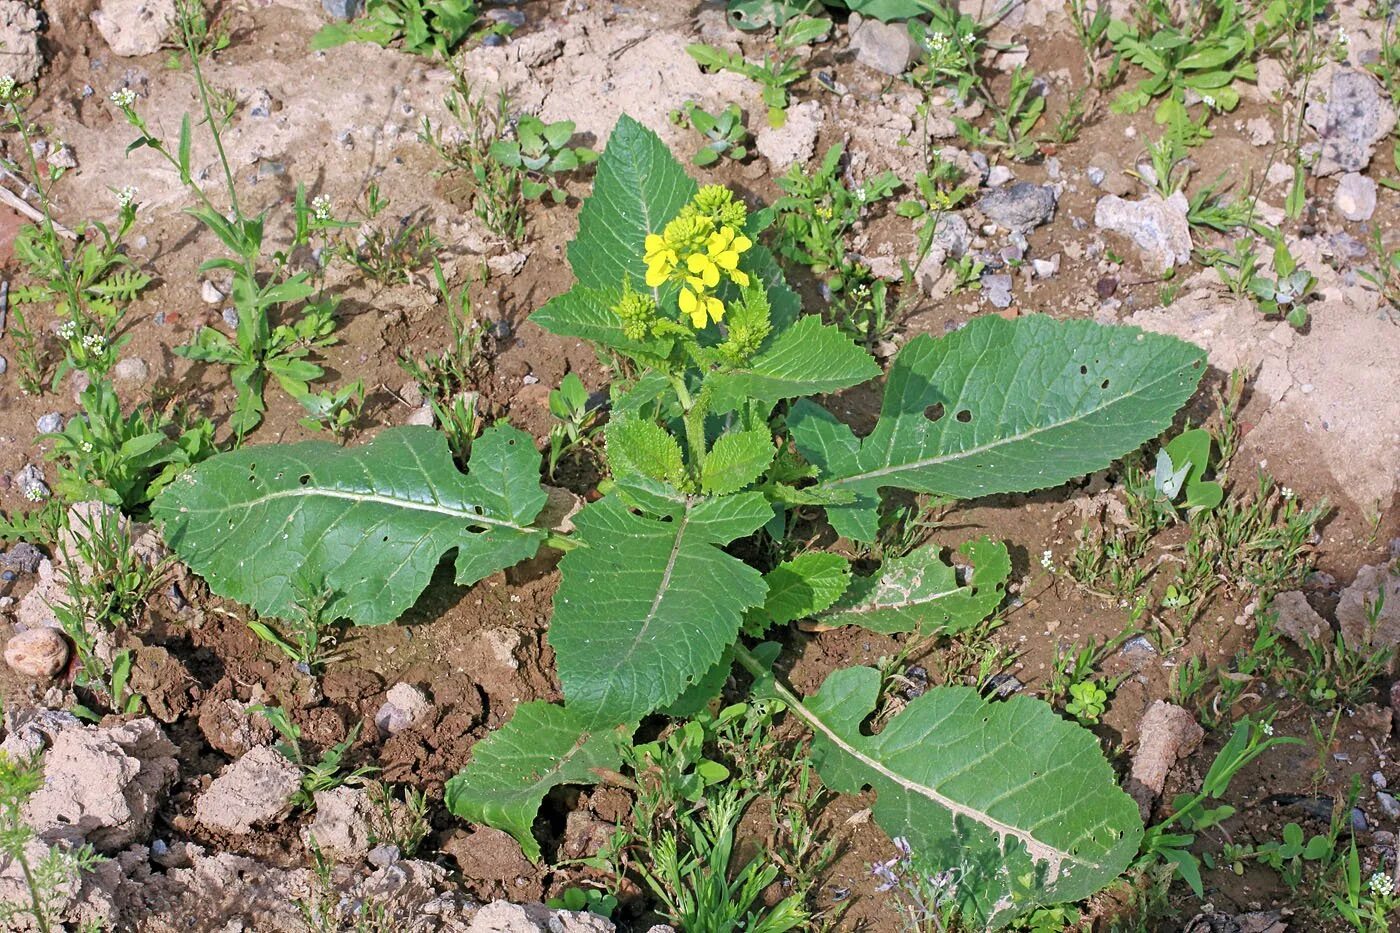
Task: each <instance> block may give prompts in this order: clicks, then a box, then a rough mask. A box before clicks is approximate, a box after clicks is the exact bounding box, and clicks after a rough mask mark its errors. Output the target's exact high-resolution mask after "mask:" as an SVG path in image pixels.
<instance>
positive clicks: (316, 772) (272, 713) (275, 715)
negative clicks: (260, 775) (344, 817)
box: [248, 704, 379, 810]
mask: <svg viewBox="0 0 1400 933" xmlns="http://www.w3.org/2000/svg"><path fill="white" fill-rule="evenodd" d="M248 712H249V713H260V714H261V715H262V716H263V718H265V719H266V720H267V721H268V722H269V723H270V724H271V725H272V728H274V729H276V730H277V734H278V735H280V736H282V739H283V741H281V742H278V743H277V746H276V747H277V751H279V752H280V753H281V754H282V756H283V757H284V758H286V759H287V760H288V761H290V762H292V764H294V765H296V766H297V767H298V768H300V769H301V787H300V789H298V790H297V792H296V793H295V794H294V795H293V796H292V805H293V806H296V807H304V808H306V809H308V810H309V809H312V808H313V807H315V806H316V793H317V791H323V790H335V789H336V788H337V787H344V786H346V785H349V786H352V787H355V786H359V785H361V784H363V783H365V781H366V780H367V779H368V778H369V777H370V775H372V774H374V772H376V771H378V770H379V769H378V768H374V767H371V766H368V765H364V766H361V767H359V768H356V769H355V770H354V771H345V770H344V768H345V761H344V759H345V753H346V752H347V751H349V750H350V746H351V745H354V744H355V739H356V738H358V737H359V735H360V723H358V722H357V723H355V725H354V726H353V727H351V729H350V733H349V734H348V735H347V736H346V737H345V740H344V741H343V742H337V743H336V744H335V745H332V746H331V747H330V748H328V749H326V750H325V751H323V752H322V753H321V757H320V758H318V759H316V760H315V761H312V760H311V759H310V758H307V757H306V754H305V752H303V751H302V749H301V727H300V726H298V725H297V724H296V723H294V722H292V720H291V718H290V717H289V716H288V715H287V711H286V710H284V709H282V708H281V707H280V706H266V705H261V704H260V705H258V706H250V707H248Z"/></svg>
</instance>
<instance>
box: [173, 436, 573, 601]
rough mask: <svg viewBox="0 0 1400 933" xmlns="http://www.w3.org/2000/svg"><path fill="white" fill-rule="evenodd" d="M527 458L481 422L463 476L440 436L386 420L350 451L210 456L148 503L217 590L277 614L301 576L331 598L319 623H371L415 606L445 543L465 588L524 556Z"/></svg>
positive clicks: (516, 442) (524, 439)
mask: <svg viewBox="0 0 1400 933" xmlns="http://www.w3.org/2000/svg"><path fill="white" fill-rule="evenodd" d="M539 462H540V461H539V454H538V452H537V451H536V450H535V445H534V443H533V441H532V440H531V439H530V436H529V435H528V434H525V433H524V432H522V431H518V430H516V429H515V428H511V427H504V426H502V427H492V428H488V429H487V430H486V431H484V432H483V433H482V435H481V437H479V438H477V440H476V441H475V443H474V444H473V445H472V456H471V464H470V475H466V476H464V475H462V473H461V472H459V471H458V470H457V467H456V466H455V465H454V464H453V462H452V454H451V452H450V451H449V450H448V447H447V441H446V440H445V439H444V438H443V436H442V434H440V433H439V432H437V431H434V430H432V429H431V428H424V427H403V428H390V429H389V430H387V431H384V432H382V433H380V434H379V435H378V436H377V437H376V438H375V439H374V440H373V441H371V442H370V443H369V444H366V445H365V446H364V447H358V448H351V449H345V448H341V447H337V446H335V445H334V444H328V443H324V442H322V441H310V442H306V443H301V444H290V445H288V446H285V447H282V446H272V445H268V446H260V447H245V448H243V449H242V450H237V451H233V452H232V453H226V454H220V455H218V456H216V457H212V458H211V459H209V460H206V461H204V462H203V463H201V464H199V465H198V466H196V467H194V468H192V469H190V470H188V471H187V472H185V473H184V474H183V475H182V476H181V477H180V478H179V479H177V480H176V481H175V482H174V483H172V484H171V485H170V486H169V487H167V488H166V489H165V491H164V492H162V493H161V495H160V496H159V498H157V499H156V501H155V503H154V505H153V506H152V509H151V511H152V513H153V514H154V515H155V517H156V518H157V519H159V520H161V521H162V522H164V523H165V539H166V541H167V542H168V543H169V544H170V546H171V548H173V549H174V551H175V553H176V554H177V555H179V557H180V559H181V560H183V561H184V562H185V563H186V564H188V565H189V566H190V568H191V569H192V570H194V571H195V572H196V573H198V574H199V575H200V576H202V577H204V579H205V580H206V581H208V583H209V588H210V589H211V590H213V591H214V592H215V593H217V594H218V595H220V596H226V597H228V598H230V599H236V600H238V601H239V602H242V603H246V604H248V605H249V606H252V607H253V608H254V609H255V610H257V611H258V612H260V613H262V614H264V615H272V616H282V617H288V616H289V615H290V614H291V613H292V612H294V610H295V607H296V601H297V598H298V596H299V595H300V594H299V593H298V580H300V581H302V582H303V583H309V584H310V585H313V586H315V587H317V588H320V589H325V590H328V591H330V592H332V593H333V594H334V595H333V596H332V598H331V600H330V602H329V603H328V604H327V606H326V612H327V613H328V616H329V617H330V618H346V619H350V620H351V621H353V622H356V623H360V624H378V623H382V622H390V621H392V620H394V619H396V618H397V617H398V616H399V615H400V614H402V613H403V611H404V610H406V609H407V608H408V607H409V606H411V605H412V604H413V601H414V600H415V599H416V598H417V597H418V594H419V593H421V592H422V591H423V588H424V587H425V586H427V585H428V580H429V579H430V578H431V577H432V574H433V570H434V568H436V567H437V564H438V561H440V560H441V559H442V556H443V554H445V553H446V552H447V551H450V550H453V549H456V551H457V582H458V583H461V584H464V585H466V584H471V583H475V582H476V581H477V580H480V579H481V578H482V577H485V576H487V575H488V574H491V573H494V572H495V571H497V570H500V569H502V568H505V567H509V566H511V565H512V564H515V563H518V562H519V561H521V560H524V559H525V558H527V557H530V556H532V555H533V554H534V553H535V551H536V549H537V548H538V547H539V543H540V541H541V540H542V538H543V533H542V532H541V531H539V530H538V529H535V528H531V527H530V523H531V522H532V521H533V520H534V519H535V516H537V515H538V514H539V512H540V509H542V508H543V507H544V503H545V493H544V490H543V489H541V488H540V482H539Z"/></svg>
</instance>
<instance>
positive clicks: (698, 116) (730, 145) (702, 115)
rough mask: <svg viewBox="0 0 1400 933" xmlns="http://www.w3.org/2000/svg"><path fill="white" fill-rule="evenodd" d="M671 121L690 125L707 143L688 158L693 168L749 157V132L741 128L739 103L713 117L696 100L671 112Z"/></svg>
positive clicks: (742, 123)
mask: <svg viewBox="0 0 1400 933" xmlns="http://www.w3.org/2000/svg"><path fill="white" fill-rule="evenodd" d="M671 119H672V120H673V121H674V122H676V123H678V124H681V125H684V124H687V123H688V124H690V126H691V127H693V128H694V129H695V131H696V132H697V133H699V134H700V135H701V136H704V137H705V138H706V139H708V140H709V142H707V143H705V145H703V146H701V147H700V148H699V149H698V150H697V151H696V153H695V155H693V156H692V157H691V159H690V161H692V162H694V163H695V164H696V165H700V166H705V165H714V164H715V163H716V162H718V161H719V160H720V158H721V157H724V158H729V159H733V160H734V161H735V162H742V161H743V160H744V159H747V158H748V156H749V150H748V144H749V131H748V130H747V129H745V128H744V112H743V111H742V110H740V109H739V105H738V104H730V105H729V106H727V107H725V108H724V109H723V110H721V111H720V112H719V113H718V114H713V113H710V112H709V111H708V110H705V109H704V108H703V107H701V106H700V105H699V104H697V103H695V101H693V100H692V101H687V102H686V105H685V108H684V109H683V110H677V111H675V112H674V113H672V115H671Z"/></svg>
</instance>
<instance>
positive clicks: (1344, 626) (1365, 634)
mask: <svg viewBox="0 0 1400 933" xmlns="http://www.w3.org/2000/svg"><path fill="white" fill-rule="evenodd" d="M1381 600H1384V602H1383V603H1381ZM1377 604H1380V611H1379V612H1378V613H1377V614H1376V619H1375V622H1374V624H1373V623H1372V621H1371V618H1370V615H1371V614H1370V612H1369V611H1368V608H1372V607H1374V606H1376V605H1377ZM1337 624H1338V626H1339V627H1340V628H1341V630H1342V637H1343V638H1344V639H1346V643H1347V645H1349V646H1350V647H1352V648H1363V647H1371V648H1395V647H1397V646H1400V576H1397V575H1395V574H1392V573H1391V572H1390V569H1389V568H1388V567H1386V566H1384V565H1380V564H1371V565H1367V566H1365V567H1362V568H1361V569H1360V570H1358V571H1357V572H1356V580H1355V581H1354V582H1353V583H1352V584H1351V586H1349V587H1347V588H1346V589H1345V590H1343V591H1342V595H1341V598H1340V599H1339V600H1338V601H1337Z"/></svg>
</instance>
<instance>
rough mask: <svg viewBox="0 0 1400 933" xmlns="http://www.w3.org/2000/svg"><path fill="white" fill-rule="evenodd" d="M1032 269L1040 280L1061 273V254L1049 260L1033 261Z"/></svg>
mask: <svg viewBox="0 0 1400 933" xmlns="http://www.w3.org/2000/svg"><path fill="white" fill-rule="evenodd" d="M1031 269H1032V270H1034V272H1035V277H1036V278H1038V279H1048V278H1050V277H1051V276H1053V275H1055V274H1056V273H1057V272H1059V271H1060V254H1059V253H1056V254H1055V255H1053V256H1051V257H1050V258H1049V259H1032V260H1031Z"/></svg>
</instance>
